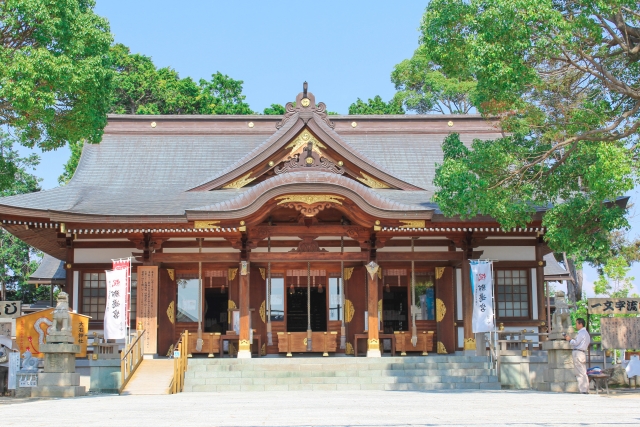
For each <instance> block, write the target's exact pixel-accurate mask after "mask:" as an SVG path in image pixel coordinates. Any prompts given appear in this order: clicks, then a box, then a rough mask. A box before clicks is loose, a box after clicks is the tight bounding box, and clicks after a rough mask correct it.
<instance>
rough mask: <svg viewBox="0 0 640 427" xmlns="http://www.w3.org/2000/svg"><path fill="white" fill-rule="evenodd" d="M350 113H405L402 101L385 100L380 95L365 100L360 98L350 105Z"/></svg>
mask: <svg viewBox="0 0 640 427" xmlns="http://www.w3.org/2000/svg"><path fill="white" fill-rule="evenodd" d="M349 114H367V115H372V114H404V109H403V108H402V102H400V101H398V100H396V99H392V100H391V101H389V102H384V101H383V100H382V98H381V97H380V95H376V96H375V97H374V98H373V99H369V100H368V101H367V102H364V101H363V100H361V99H360V98H358V100H357V101H356V102H354V103H353V104H351V105H350V106H349Z"/></svg>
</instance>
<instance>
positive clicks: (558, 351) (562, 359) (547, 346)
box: [538, 340, 580, 393]
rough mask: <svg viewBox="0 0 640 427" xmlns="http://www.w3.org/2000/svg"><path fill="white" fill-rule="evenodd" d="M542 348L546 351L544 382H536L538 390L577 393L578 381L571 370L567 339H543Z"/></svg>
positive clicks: (571, 359)
mask: <svg viewBox="0 0 640 427" xmlns="http://www.w3.org/2000/svg"><path fill="white" fill-rule="evenodd" d="M542 349H543V350H546V351H547V357H548V359H547V360H548V362H547V369H546V370H545V372H544V382H542V383H540V384H538V390H540V391H554V392H570V393H578V392H579V391H580V390H579V389H578V381H577V380H576V375H575V372H574V370H573V358H572V357H571V351H572V350H571V345H570V344H569V343H568V342H567V341H564V340H563V341H545V342H543V343H542Z"/></svg>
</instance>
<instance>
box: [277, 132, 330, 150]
mask: <svg viewBox="0 0 640 427" xmlns="http://www.w3.org/2000/svg"><path fill="white" fill-rule="evenodd" d="M309 142H311V144H312V145H313V151H315V152H316V153H318V154H319V155H321V156H323V154H322V151H320V149H321V148H322V149H323V150H325V149H326V148H327V147H325V146H324V144H322V143H321V142H320V141H318V140H317V139H316V138H315V137H314V136H313V135H312V134H311V132H309V131H308V130H306V129H305V130H304V131H303V132H302V133H301V134H300V135H299V136H298V137H297V138H296V139H294V140H293V141H291V142H290V143H289V145H287V146H286V147H285V150H288V149H291V154H290V155H291V156H293V154H295V152H296V151H298V150H299V149H300V148H302V147H304V146H305V145H307V144H308V143H309Z"/></svg>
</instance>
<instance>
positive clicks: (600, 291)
mask: <svg viewBox="0 0 640 427" xmlns="http://www.w3.org/2000/svg"><path fill="white" fill-rule="evenodd" d="M629 270H630V267H629V264H627V261H626V260H625V259H624V258H623V257H621V256H618V257H615V258H609V259H608V260H607V263H606V264H605V265H604V266H603V268H602V272H601V273H600V274H599V277H598V279H597V280H596V281H595V282H594V283H593V290H594V292H595V293H596V295H606V296H608V297H611V298H626V297H628V296H629V292H630V291H631V289H633V281H634V280H635V277H629V276H627V275H628V274H629Z"/></svg>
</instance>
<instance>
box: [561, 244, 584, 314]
mask: <svg viewBox="0 0 640 427" xmlns="http://www.w3.org/2000/svg"><path fill="white" fill-rule="evenodd" d="M562 258H563V261H564V267H565V268H566V269H567V271H568V272H569V274H570V275H571V278H572V279H573V282H570V281H567V299H568V300H569V302H570V303H572V304H575V303H576V301H580V300H581V299H582V265H580V268H577V267H576V262H575V259H574V258H567V254H566V253H564V252H563V253H562Z"/></svg>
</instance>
